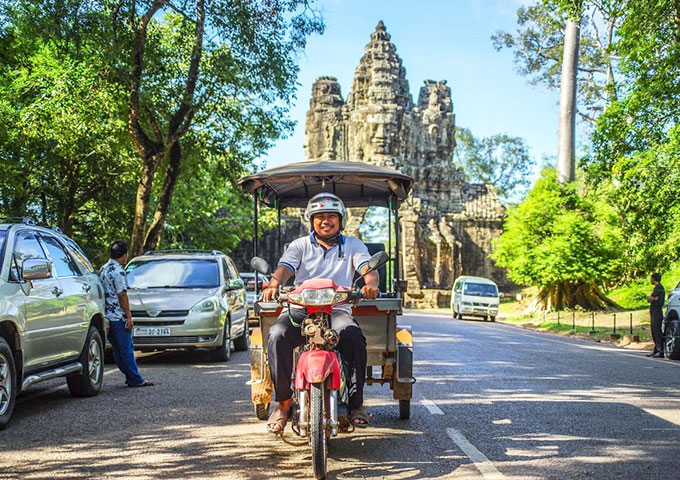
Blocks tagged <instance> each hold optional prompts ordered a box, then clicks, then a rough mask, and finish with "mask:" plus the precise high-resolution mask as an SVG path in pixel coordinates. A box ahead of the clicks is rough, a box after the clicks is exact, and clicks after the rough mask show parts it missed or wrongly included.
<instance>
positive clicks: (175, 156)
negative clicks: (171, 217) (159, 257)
mask: <svg viewBox="0 0 680 480" xmlns="http://www.w3.org/2000/svg"><path fill="white" fill-rule="evenodd" d="M181 160H182V149H181V147H180V145H179V141H177V142H175V143H173V145H172V147H171V148H170V158H169V159H168V166H167V169H166V171H165V179H164V180H163V188H162V190H161V195H160V198H159V199H158V205H157V206H156V213H155V214H154V217H153V221H152V222H151V226H150V227H149V231H148V232H147V234H146V239H144V251H147V250H155V249H156V248H158V246H159V245H160V242H161V238H162V234H163V226H164V225H165V219H166V218H167V217H168V210H169V209H170V203H171V202H172V194H173V192H174V191H175V186H176V185H177V178H178V177H179V170H180V168H179V167H180V164H181Z"/></svg>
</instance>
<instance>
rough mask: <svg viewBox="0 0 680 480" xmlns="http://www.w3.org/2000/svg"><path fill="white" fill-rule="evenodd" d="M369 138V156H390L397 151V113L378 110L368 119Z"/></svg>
mask: <svg viewBox="0 0 680 480" xmlns="http://www.w3.org/2000/svg"><path fill="white" fill-rule="evenodd" d="M366 121H367V129H368V132H367V137H368V145H367V147H368V150H369V152H368V153H369V154H371V153H373V154H378V155H390V154H392V153H393V152H394V150H395V145H396V141H397V138H398V135H399V131H398V124H397V113H396V112H394V111H389V110H387V111H380V110H376V111H374V112H372V113H369V114H368V116H367V118H366Z"/></svg>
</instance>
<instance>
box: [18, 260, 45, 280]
mask: <svg viewBox="0 0 680 480" xmlns="http://www.w3.org/2000/svg"><path fill="white" fill-rule="evenodd" d="M51 267H52V262H50V261H49V260H47V259H45V258H27V259H26V260H24V261H23V262H22V264H21V278H23V279H24V280H26V281H29V282H30V281H31V280H40V279H43V278H50V277H51V276H52V268H51Z"/></svg>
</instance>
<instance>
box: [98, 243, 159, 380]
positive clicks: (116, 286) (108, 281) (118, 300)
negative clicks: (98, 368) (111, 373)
mask: <svg viewBox="0 0 680 480" xmlns="http://www.w3.org/2000/svg"><path fill="white" fill-rule="evenodd" d="M109 256H110V257H111V258H110V259H109V261H108V262H107V263H106V264H104V266H103V267H102V268H101V269H100V270H99V279H100V280H101V282H102V285H103V286H104V294H105V297H106V308H105V314H106V318H107V319H108V321H109V341H110V342H111V350H112V352H113V359H114V360H115V361H116V365H118V368H119V369H120V371H121V372H123V374H124V375H125V383H126V384H127V386H128V387H151V386H153V382H150V381H148V380H145V379H144V378H143V377H142V376H141V375H140V373H139V370H138V368H137V360H135V349H134V345H133V344H132V314H131V313H130V301H129V299H128V295H127V289H128V282H127V273H126V272H125V269H124V268H123V265H125V263H126V262H127V258H128V244H127V243H125V242H124V241H123V240H116V241H115V242H113V243H112V244H111V246H110V247H109Z"/></svg>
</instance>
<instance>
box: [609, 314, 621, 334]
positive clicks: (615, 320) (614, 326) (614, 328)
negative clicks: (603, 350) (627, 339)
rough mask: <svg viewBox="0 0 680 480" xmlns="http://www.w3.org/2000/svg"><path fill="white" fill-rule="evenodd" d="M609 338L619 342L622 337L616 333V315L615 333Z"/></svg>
mask: <svg viewBox="0 0 680 480" xmlns="http://www.w3.org/2000/svg"><path fill="white" fill-rule="evenodd" d="M609 338H611V339H612V340H618V339H619V338H621V335H620V334H618V333H616V314H614V332H612V334H611V335H609Z"/></svg>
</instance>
